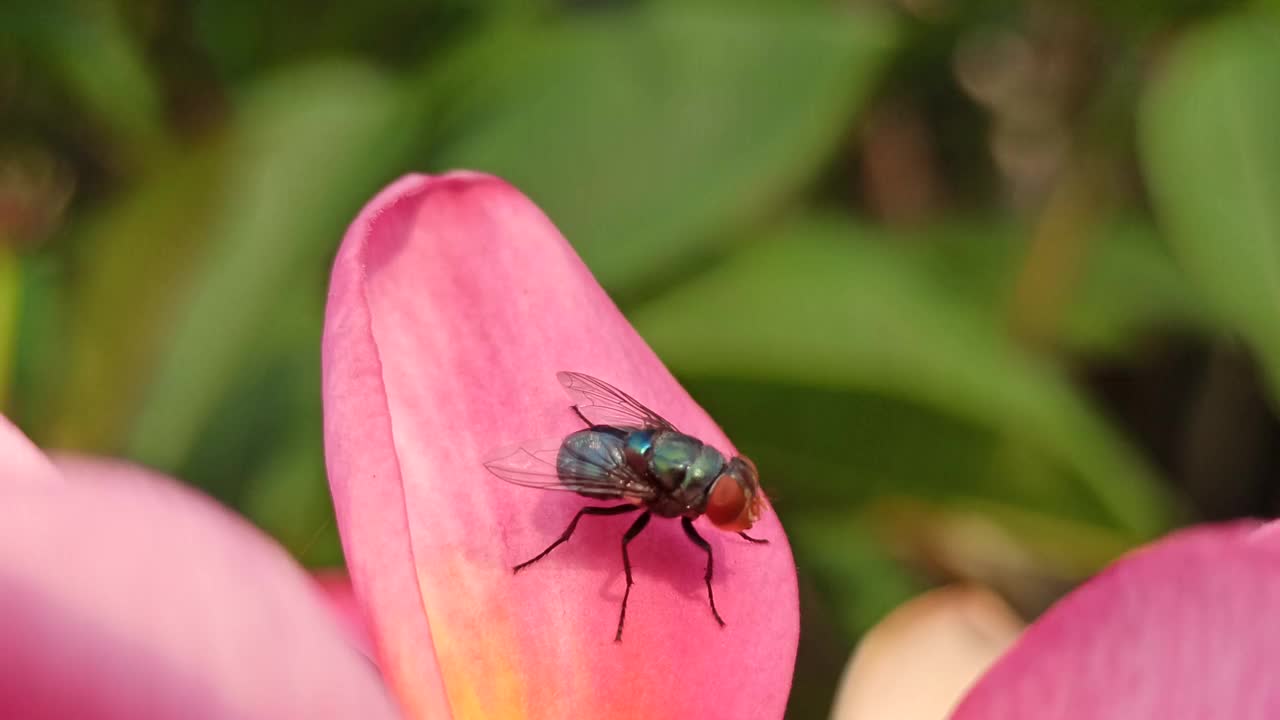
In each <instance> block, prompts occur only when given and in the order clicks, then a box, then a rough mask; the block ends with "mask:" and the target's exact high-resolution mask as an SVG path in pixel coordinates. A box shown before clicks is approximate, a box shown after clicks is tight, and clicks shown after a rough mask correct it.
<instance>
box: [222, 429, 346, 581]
mask: <svg viewBox="0 0 1280 720" xmlns="http://www.w3.org/2000/svg"><path fill="white" fill-rule="evenodd" d="M314 424H315V425H317V427H315V428H313V429H314V433H303V434H301V435H299V437H298V440H297V441H296V442H294V443H293V444H291V445H286V446H284V447H282V448H280V449H279V450H278V451H277V452H276V453H275V454H274V455H272V456H271V457H270V460H269V461H268V462H267V463H266V465H265V466H264V467H263V468H262V469H261V470H260V471H259V472H258V473H257V474H255V475H254V476H253V477H252V478H249V481H248V482H247V483H246V486H245V487H246V495H245V496H244V497H243V498H242V499H241V502H240V503H239V504H240V506H241V507H242V508H243V510H244V513H245V515H247V516H248V517H249V519H250V520H252V521H253V522H254V523H255V524H257V525H258V527H260V528H262V529H263V530H265V531H267V532H268V533H270V534H271V535H272V536H273V537H275V538H276V540H278V541H280V544H282V545H284V547H285V548H286V549H287V550H289V552H291V553H292V554H293V555H294V557H296V558H298V560H299V562H302V563H304V564H305V565H307V566H310V567H334V566H341V565H342V562H343V560H342V545H341V542H340V540H339V538H338V527H337V525H336V524H335V522H334V516H333V505H332V501H331V500H330V499H329V484H328V482H327V480H326V478H327V475H326V474H325V467H324V452H323V451H322V450H321V447H320V429H319V427H318V425H319V423H314Z"/></svg>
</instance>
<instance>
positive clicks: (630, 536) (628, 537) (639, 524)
mask: <svg viewBox="0 0 1280 720" xmlns="http://www.w3.org/2000/svg"><path fill="white" fill-rule="evenodd" d="M648 524H649V513H648V511H645V514H643V515H641V516H640V517H638V518H636V521H635V522H633V523H631V527H629V528H627V532H626V534H625V535H623V536H622V569H623V570H624V571H625V572H626V574H627V589H626V590H625V591H623V593H622V611H621V612H619V613H618V632H617V634H616V635H614V636H613V641H614V642H622V624H623V623H624V622H626V620H627V598H629V597H631V586H632V585H634V584H635V583H634V582H633V581H632V580H631V558H630V557H629V556H628V555H627V543H629V542H631V541H632V540H634V539H635V538H636V536H637V535H639V534H640V531H641V530H644V527H645V526H646V525H648Z"/></svg>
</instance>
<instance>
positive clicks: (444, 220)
mask: <svg viewBox="0 0 1280 720" xmlns="http://www.w3.org/2000/svg"><path fill="white" fill-rule="evenodd" d="M323 359H324V388H323V392H324V408H325V443H326V452H327V456H328V465H329V472H330V480H331V486H332V489H333V494H334V504H335V509H336V511H337V516H338V519H339V527H340V531H341V534H342V541H343V547H344V550H345V552H346V555H347V559H348V564H349V569H350V573H351V578H352V581H353V582H352V584H351V585H348V584H347V583H345V582H344V580H343V578H341V577H335V576H333V575H330V574H325V575H322V576H320V577H319V578H312V577H309V576H308V575H307V574H306V573H305V572H304V571H303V570H302V569H301V568H300V567H298V566H297V565H296V564H295V563H294V562H293V560H292V559H290V558H289V557H288V555H287V554H286V553H285V552H284V550H283V549H282V548H280V547H279V546H278V545H276V544H275V543H274V542H273V541H272V540H270V539H269V538H267V537H266V536H265V535H263V534H262V533H261V532H259V531H258V530H256V529H254V528H252V527H251V526H250V525H249V524H248V523H247V522H245V521H244V520H242V519H240V518H238V517H236V516H235V515H233V514H232V513H230V512H228V511H226V510H225V509H222V508H221V507H219V506H218V505H217V504H216V503H214V502H213V501H211V500H209V499H207V498H205V497H203V496H201V495H199V494H198V493H196V492H195V491H193V490H191V489H189V488H186V487H184V486H182V485H180V484H178V483H176V482H174V481H172V480H169V479H167V478H163V477H159V476H157V475H155V474H153V473H150V472H148V471H145V470H142V469H139V468H136V467H133V466H129V465H125V464H121V463H116V462H112V461H105V460H94V459H77V458H54V459H53V460H50V459H49V458H48V457H46V456H45V455H44V454H42V453H41V452H40V451H39V450H37V449H36V448H35V447H33V446H32V445H31V443H30V442H29V441H27V440H26V438H24V437H23V436H22V435H21V433H20V432H18V431H17V430H16V429H15V428H14V427H13V426H12V425H10V424H8V423H7V421H3V420H2V419H0V463H2V465H0V467H3V469H4V472H3V473H2V474H0V492H2V493H3V497H2V499H0V638H3V652H0V717H6V718H8V717H14V718H18V717H21V718H86V717H92V718H129V719H130V720H133V719H137V718H142V719H145V718H175V717H182V718H201V719H202V718H264V719H265V718H308V719H312V718H362V719H371V720H379V719H380V718H393V717H408V718H423V719H431V720H435V719H437V718H439V719H447V718H501V719H503V720H519V719H520V718H570V717H571V718H583V719H584V720H585V719H588V718H693V717H696V718H713V719H714V718H778V717H781V715H782V712H783V708H784V706H785V703H786V698H787V694H788V689H789V687H790V683H791V672H792V667H793V664H794V660H795V651H796V643H797V639H798V626H799V614H798V612H799V611H798V599H797V591H796V577H795V566H794V564H793V561H792V558H791V553H790V550H789V548H788V545H787V542H786V538H785V536H784V535H783V533H782V528H781V526H780V525H779V524H778V521H777V519H776V518H775V517H774V516H773V515H772V514H766V516H765V517H764V518H762V519H761V521H760V522H759V523H757V524H756V526H755V529H754V530H753V532H757V533H758V534H760V535H762V536H764V537H767V538H768V539H769V540H770V544H768V545H762V546H757V545H751V544H749V543H747V542H745V541H743V540H741V539H740V538H738V537H737V536H736V535H733V534H730V533H718V532H716V531H715V530H713V529H712V528H710V527H709V526H707V525H706V522H705V520H699V521H698V524H699V525H700V526H702V527H703V530H704V532H703V535H704V536H706V537H707V538H708V539H709V540H710V542H711V546H712V548H713V550H714V552H715V557H716V575H715V581H716V589H715V590H716V602H717V606H718V607H719V609H720V613H721V615H723V616H724V618H725V619H726V621H727V622H728V625H727V627H724V628H721V627H720V626H719V625H717V624H716V622H715V621H714V620H713V618H712V617H711V614H710V612H709V609H708V607H707V605H706V595H705V594H704V593H705V586H704V585H703V571H704V562H705V556H704V555H703V554H702V553H700V552H698V551H697V549H696V548H693V547H692V546H690V545H689V544H688V540H687V539H686V538H685V537H684V536H683V534H682V532H681V529H680V528H679V526H678V523H669V522H661V521H660V520H655V521H654V522H653V523H651V525H650V528H649V530H648V531H646V532H645V533H644V534H643V535H641V536H640V537H639V538H637V539H636V540H635V541H634V542H633V543H632V544H631V546H630V547H631V557H632V560H633V565H634V574H635V579H636V585H635V587H634V589H633V591H632V595H631V604H630V606H629V608H628V613H627V635H626V638H625V641H624V642H622V643H615V642H614V639H613V635H614V623H615V621H616V617H617V616H616V612H617V604H618V601H619V599H620V598H621V595H622V590H623V587H622V583H623V576H622V567H621V562H620V560H621V557H620V536H621V534H622V531H623V528H622V527H620V526H619V524H618V522H619V521H624V522H625V520H626V519H625V518H616V517H615V518H608V517H600V518H586V519H584V521H583V523H582V524H581V526H580V529H579V530H578V532H577V534H575V535H574V537H573V539H572V540H571V541H570V542H569V543H567V544H566V545H565V546H563V547H562V548H561V549H560V550H558V551H557V552H556V553H555V554H553V555H552V556H550V557H548V558H547V559H546V560H543V561H542V562H540V563H539V564H538V566H537V567H536V568H532V569H531V570H530V571H529V572H525V573H521V574H520V575H518V576H516V575H513V573H512V571H511V568H512V566H513V565H514V564H516V563H517V562H519V561H522V560H525V559H527V558H528V557H529V556H530V555H531V554H533V553H535V552H537V551H539V550H540V549H542V548H543V547H545V546H546V545H547V543H548V541H549V539H551V538H554V537H555V536H556V535H557V534H558V533H560V532H561V531H562V530H563V528H564V525H565V523H566V522H567V521H568V520H569V519H570V518H571V517H572V515H573V514H574V513H575V512H576V511H577V510H578V509H579V508H580V507H581V506H582V505H584V504H588V503H589V501H587V499H586V498H583V497H581V496H578V495H575V494H573V493H549V492H544V493H540V492H538V491H536V490H529V489H526V488H519V487H516V486H513V485H510V484H506V483H503V482H501V481H499V480H497V479H496V478H494V477H493V476H492V475H490V474H488V473H487V472H486V471H485V468H484V466H483V465H482V458H483V457H484V456H485V455H486V454H487V453H488V452H490V451H492V450H493V449H494V448H495V447H496V446H500V445H505V444H510V443H512V442H516V441H519V440H521V439H526V438H529V437H538V436H548V435H555V434H556V433H568V432H569V431H571V430H574V429H577V427H578V426H577V425H576V424H575V423H576V420H575V417H574V416H573V414H572V413H571V412H570V410H569V408H568V407H567V402H566V399H565V398H564V396H563V395H562V394H561V389H560V386H559V384H558V383H557V382H556V379H555V372H556V371H557V370H561V369H564V368H574V369H579V370H583V371H587V372H592V373H594V374H596V375H599V376H603V377H607V378H609V379H610V380H611V381H613V382H615V383H617V384H618V385H619V386H622V387H625V388H627V389H628V391H630V392H632V393H634V394H635V395H636V396H637V397H638V398H642V399H643V400H644V401H645V402H646V403H647V404H649V405H650V406H652V407H654V408H656V409H660V411H661V412H662V413H663V414H664V416H666V417H667V418H668V419H670V420H671V421H673V422H675V423H676V424H678V425H679V426H680V427H681V428H682V429H685V430H686V431H687V432H690V433H692V434H695V435H697V436H698V437H700V438H702V439H704V440H706V441H708V442H710V443H711V444H713V445H715V446H716V447H718V448H719V449H721V450H722V451H725V452H728V453H732V452H733V448H732V446H731V445H730V444H729V442H728V440H727V439H726V438H725V436H724V434H723V433H722V432H721V431H720V430H719V428H717V427H716V425H715V423H713V422H712V420H711V419H710V418H709V417H708V416H707V415H706V413H705V412H703V411H702V410H701V409H700V408H699V407H698V406H697V405H696V404H695V403H694V402H693V401H692V400H691V399H690V398H689V396H688V395H687V394H686V393H685V392H684V391H683V390H682V389H681V388H680V386H679V385H678V384H677V383H676V381H675V380H674V379H673V378H672V377H671V375H670V374H669V373H668V372H667V371H666V369H665V368H664V367H663V366H662V364H661V362H659V360H658V359H657V358H656V357H655V356H654V354H653V353H652V352H651V351H650V350H649V349H648V347H646V346H645V344H644V342H643V341H642V340H641V339H640V338H639V337H638V336H637V335H636V333H635V331H633V330H632V329H631V327H630V325H628V324H627V322H626V320H625V319H624V318H623V317H622V315H621V314H620V313H619V312H618V310H617V309H616V308H615V307H614V306H613V304H612V303H611V302H610V301H609V299H608V297H607V296H606V295H605V294H604V292H603V291H602V290H601V289H600V287H599V286H598V285H597V284H596V283H595V281H594V280H593V278H592V277H591V275H590V274H589V273H588V272H587V270H586V269H585V268H584V267H583V265H582V263H581V262H580V261H579V260H578V258H577V257H576V256H575V255H574V253H573V251H572V250H571V249H570V247H569V245H568V244H567V243H566V242H565V240H564V239H563V238H562V237H561V236H560V234H559V233H558V232H557V231H556V229H555V227H554V226H552V224H551V223H550V222H549V221H548V220H547V218H546V217H544V216H543V215H542V213H541V212H539V211H538V209H537V208H536V207H534V205H533V204H532V203H530V202H529V200H527V199H526V198H525V197H524V196H522V195H521V194H520V193H519V192H517V191H516V190H514V189H512V188H511V187H510V186H508V185H506V184H504V183H503V182H501V181H499V180H496V179H494V178H491V177H486V176H482V175H475V174H467V173H458V174H452V175H447V176H443V177H409V178H405V179H403V180H401V181H399V182H397V183H395V184H394V185H392V186H391V187H389V188H388V189H386V190H385V191H384V192H383V193H382V194H380V195H379V196H378V197H377V198H375V199H374V200H373V201H372V203H371V204H370V205H369V207H368V208H367V209H366V210H365V211H364V212H363V213H362V214H361V215H360V216H359V217H358V218H357V219H356V221H355V223H354V225H353V226H352V227H351V230H350V232H349V233H348V235H347V237H346V240H345V241H344V243H343V245H342V248H341V250H340V251H339V253H338V256H337V259H336V262H335V265H334V271H333V283H332V289H331V293H330V296H329V301H328V315H327V322H326V328H325V338H324V351H323ZM366 654H367V655H368V656H366Z"/></svg>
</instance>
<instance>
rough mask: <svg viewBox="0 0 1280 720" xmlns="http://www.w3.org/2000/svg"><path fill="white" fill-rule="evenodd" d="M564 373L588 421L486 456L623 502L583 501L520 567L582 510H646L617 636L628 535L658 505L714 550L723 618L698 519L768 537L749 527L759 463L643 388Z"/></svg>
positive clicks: (512, 469)
mask: <svg viewBox="0 0 1280 720" xmlns="http://www.w3.org/2000/svg"><path fill="white" fill-rule="evenodd" d="M556 378H557V379H559V380H560V384H561V385H563V386H564V388H565V390H566V391H567V392H568V393H569V397H570V398H571V399H572V400H573V402H574V406H573V410H574V412H575V413H577V415H578V417H579V418H581V419H582V421H583V422H584V423H585V424H586V425H587V427H586V429H584V430H578V431H576V432H573V433H570V434H569V435H568V436H567V437H563V438H554V439H545V440H533V441H529V442H524V443H520V444H519V445H515V446H513V447H508V448H503V449H502V450H499V451H497V452H495V453H494V454H493V459H491V460H488V461H486V462H485V464H484V465H485V467H486V468H488V469H489V472H491V473H493V474H494V475H497V476H498V477H500V478H502V479H503V480H506V481H508V482H511V483H515V484H516V485H523V486H525V487H534V488H540V489H543V490H568V491H572V492H576V493H578V494H579V495H583V496H585V497H589V498H591V499H593V500H620V501H622V504H619V505H610V506H606V507H597V506H588V507H584V508H582V509H581V510H579V511H578V514H577V515H574V516H573V520H571V521H570V522H569V526H568V527H567V528H565V531H564V532H563V533H561V534H560V537H558V538H556V540H555V542H553V543H551V544H550V545H548V546H547V548H546V549H545V550H543V551H542V552H540V553H538V554H537V555H535V556H534V557H533V558H532V559H530V560H526V561H525V562H522V563H520V564H519V565H516V566H515V568H513V570H514V571H515V572H517V573H518V572H520V571H521V570H523V569H525V568H527V567H529V566H530V565H532V564H534V563H536V562H538V561H539V560H541V559H542V558H544V557H546V556H547V554H548V553H550V552H551V551H552V550H555V549H556V548H557V547H559V546H560V545H561V544H562V543H564V542H566V541H567V540H568V539H569V538H570V537H572V536H573V532H574V530H576V529H577V527H578V521H579V520H581V519H582V516H583V515H621V514H623V513H629V512H636V511H638V510H639V511H642V512H641V514H640V516H639V517H638V518H636V520H635V522H633V523H632V524H631V527H630V528H628V529H627V531H626V533H624V534H623V536H622V568H623V570H625V571H626V576H627V588H626V590H625V591H624V592H623V595H622V609H621V611H620V612H619V613H618V631H617V634H616V635H615V636H614V641H615V642H621V641H622V625H623V623H624V621H625V620H626V618H627V598H629V597H630V595H631V586H632V585H633V584H634V583H633V582H632V580H631V558H630V557H628V555H627V544H628V543H630V542H631V541H632V540H634V539H635V538H636V536H637V535H639V534H640V532H641V531H643V530H644V529H645V527H646V526H647V525H648V524H649V519H650V517H652V516H653V515H657V516H658V517H663V518H680V525H681V527H682V528H683V529H684V534H685V535H686V536H687V537H688V538H689V540H690V541H691V542H692V543H693V544H694V545H696V546H697V547H698V548H699V549H700V550H702V551H703V552H704V553H706V555H707V571H706V574H705V575H704V576H703V577H704V579H705V581H706V584H707V602H708V603H709V604H710V605H711V615H712V617H714V618H715V619H716V622H717V623H719V624H720V626H721V627H724V624H725V623H724V620H723V619H722V618H721V617H720V612H719V611H718V610H716V598H715V594H714V592H713V591H712V589H711V576H712V570H713V567H714V562H713V557H712V553H711V545H710V544H708V543H707V541H706V539H704V538H703V537H702V536H701V535H699V534H698V530H697V529H696V528H695V527H694V526H693V521H694V519H695V518H697V517H699V516H701V515H706V516H707V519H708V520H710V521H711V523H712V524H713V525H715V526H716V527H717V528H719V529H721V530H725V531H729V532H736V533H737V534H739V535H741V536H742V537H743V538H744V539H746V540H749V541H751V542H753V543H767V542H769V541H768V540H762V539H759V538H754V537H751V536H750V535H748V534H747V533H746V531H747V530H749V529H750V528H751V526H752V525H753V524H755V523H756V521H758V520H759V518H760V511H761V509H762V506H763V497H762V494H761V492H760V478H759V474H758V473H757V472H756V466H755V465H754V464H753V463H752V462H751V461H750V460H749V459H747V458H746V457H744V456H741V455H739V456H736V457H733V458H730V459H726V458H725V456H724V455H723V454H721V453H720V451H719V450H716V449H715V448H713V447H711V446H710V445H707V444H705V443H703V442H702V441H701V440H699V439H697V438H695V437H693V436H691V435H686V434H684V433H682V432H680V431H679V430H677V429H676V428H675V426H673V425H672V424H671V423H669V422H667V421H666V420H664V419H663V418H662V417H661V416H659V415H658V414H657V413H655V412H653V411H652V410H650V409H649V408H647V407H645V406H644V405H641V404H640V403H639V402H637V401H636V400H635V398H632V397H631V396H630V395H628V394H626V393H624V392H622V391H621V390H619V389H617V388H615V387H613V386H612V385H609V384H608V383H606V382H604V381H602V380H597V379H596V378H593V377H591V376H589V375H583V374H582V373H576V372H559V373H556Z"/></svg>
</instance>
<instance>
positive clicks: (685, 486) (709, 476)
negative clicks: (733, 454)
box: [648, 432, 724, 492]
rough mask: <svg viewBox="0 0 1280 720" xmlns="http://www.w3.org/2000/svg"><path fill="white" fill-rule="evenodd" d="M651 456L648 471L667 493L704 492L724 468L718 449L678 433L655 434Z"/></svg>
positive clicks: (722, 457)
mask: <svg viewBox="0 0 1280 720" xmlns="http://www.w3.org/2000/svg"><path fill="white" fill-rule="evenodd" d="M648 459H649V471H650V472H651V473H652V474H653V477H654V479H655V480H657V482H658V484H659V485H660V486H661V487H662V489H664V490H666V491H668V492H685V491H702V492H705V490H706V488H707V487H708V486H709V485H710V484H711V481H712V480H713V479H715V477H716V475H718V474H720V471H721V469H722V468H723V467H724V456H723V455H721V454H720V452H719V451H718V450H716V449H715V448H713V447H710V446H708V445H705V444H703V442H702V441H701V440H699V439H697V438H695V437H690V436H688V435H685V434H683V433H676V432H664V433H657V434H655V435H654V437H653V447H652V449H651V450H650V452H649V457H648Z"/></svg>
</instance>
